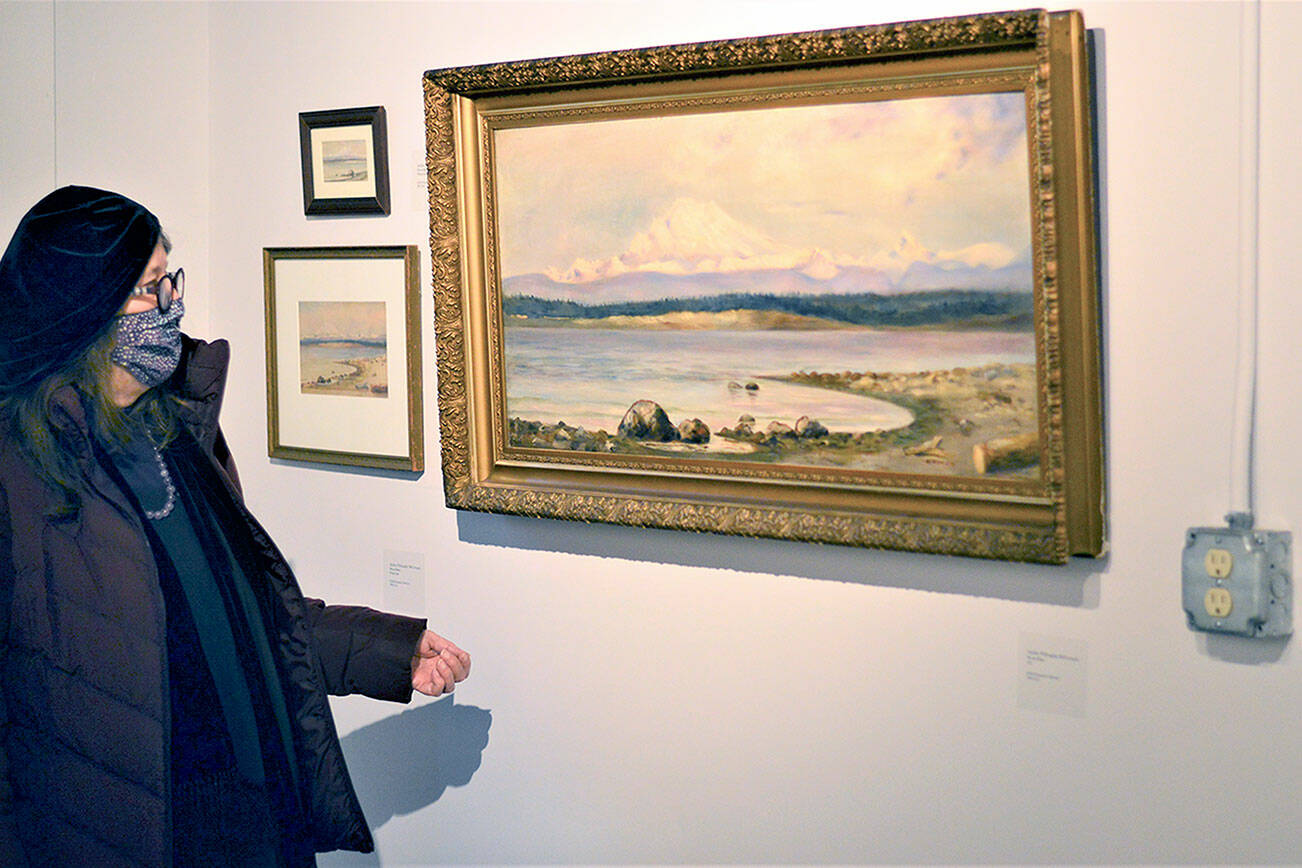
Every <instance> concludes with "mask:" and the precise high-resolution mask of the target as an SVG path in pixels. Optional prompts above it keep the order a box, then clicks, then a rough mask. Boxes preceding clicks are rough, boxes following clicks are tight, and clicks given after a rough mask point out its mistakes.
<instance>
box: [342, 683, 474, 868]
mask: <svg viewBox="0 0 1302 868" xmlns="http://www.w3.org/2000/svg"><path fill="white" fill-rule="evenodd" d="M492 724H493V715H492V712H491V711H489V710H488V709H484V708H478V707H476V706H473V705H457V704H456V703H455V702H454V701H453V697H451V696H449V697H447V698H445V699H442V700H440V701H438V702H428V703H424V704H422V705H419V706H417V707H415V708H410V709H407V710H406V711H403V712H402V713H401V714H396V715H393V716H392V717H386V718H384V719H383V720H379V721H376V722H375V723H372V724H368V725H366V726H363V727H361V728H360V729H357V730H354V731H353V732H350V733H349V734H348V735H346V736H344V737H343V738H342V739H340V744H342V746H343V749H344V756H345V757H346V758H347V761H348V770H349V773H350V775H351V777H352V779H353V786H354V788H355V789H356V790H357V797H358V799H359V800H360V801H361V803H362V811H363V813H365V815H366V820H367V824H368V825H369V826H370V827H371V829H372V831H374V830H377V829H379V828H380V827H382V826H383V825H384V824H385V823H387V822H389V820H391V819H393V818H394V817H397V816H403V815H406V814H411V813H413V812H415V811H419V810H421V809H422V808H426V807H428V806H430V805H432V804H434V803H435V802H436V801H438V800H439V798H440V797H441V796H442V795H443V793H444V792H445V791H446V790H447V789H448V788H449V787H462V786H465V785H466V784H468V783H469V782H470V779H471V777H473V776H474V774H475V772H476V771H478V770H479V766H480V763H481V762H482V760H483V753H484V748H485V747H487V745H488V730H489V728H490V727H491V726H492ZM339 855H340V856H343V854H339ZM344 858H345V859H346V861H343V862H339V863H338V864H348V865H378V864H380V863H379V857H378V855H377V854H376V853H371V854H361V853H350V854H347V856H346V857H344Z"/></svg>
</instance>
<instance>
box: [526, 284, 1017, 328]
mask: <svg viewBox="0 0 1302 868" xmlns="http://www.w3.org/2000/svg"><path fill="white" fill-rule="evenodd" d="M739 310H749V311H773V312H776V313H782V314H790V315H793V316H797V317H812V318H818V319H823V320H829V321H832V322H840V323H845V324H846V325H851V326H861V327H873V328H929V327H930V328H937V327H947V328H998V329H1006V330H1009V331H1030V330H1031V329H1032V328H1033V326H1034V313H1035V309H1034V299H1033V297H1032V296H1031V294H1030V293H1026V292H998V291H992V290H939V291H927V292H896V293H893V294H879V293H855V294H847V293H829V294H823V295H790V294H782V295H776V294H760V293H721V294H718V295H709V296H697V297H694V298H660V299H656V300H653V301H626V302H614V303H609V304H581V303H579V302H575V301H566V300H559V299H548V298H540V297H538V296H519V295H510V296H506V297H504V298H503V299H502V313H503V314H504V315H505V316H508V317H524V318H527V319H530V320H553V321H556V320H576V319H583V320H594V319H604V318H608V317H663V316H665V315H666V314H673V313H724V312H727V311H739Z"/></svg>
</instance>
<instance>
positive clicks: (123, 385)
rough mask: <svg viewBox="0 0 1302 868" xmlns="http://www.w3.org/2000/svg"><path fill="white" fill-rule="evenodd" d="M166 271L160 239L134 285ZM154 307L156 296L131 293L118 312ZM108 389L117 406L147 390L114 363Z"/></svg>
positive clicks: (141, 283) (123, 312) (137, 311)
mask: <svg viewBox="0 0 1302 868" xmlns="http://www.w3.org/2000/svg"><path fill="white" fill-rule="evenodd" d="M166 273H167V251H166V250H164V249H163V242H161V241H160V242H158V244H156V245H154V253H153V255H152V256H150V257H149V262H148V263H146V264H145V270H144V271H143V272H141V274H140V279H139V280H137V281H136V286H148V285H149V284H151V283H155V282H157V281H158V279H159V278H161V277H162V276H163V275H164V274H166ZM156 307H158V296H156V295H149V294H145V295H133V296H131V297H130V298H128V299H127V301H126V303H125V304H123V305H122V307H121V308H120V309H119V310H118V313H119V314H126V313H141V312H143V311H146V310H151V309H153V308H156ZM109 389H110V391H111V392H112V395H113V403H115V404H117V405H118V406H119V407H130V406H131V405H132V404H134V403H135V402H136V401H137V400H138V399H139V398H140V396H141V395H143V394H145V392H147V391H149V389H148V388H147V387H146V386H145V385H144V384H142V383H141V382H140V381H139V380H137V379H136V378H135V377H133V376H131V374H130V373H129V372H128V371H127V369H126V368H124V367H122V366H121V365H118V364H116V363H115V364H113V365H112V369H111V379H110V381H109Z"/></svg>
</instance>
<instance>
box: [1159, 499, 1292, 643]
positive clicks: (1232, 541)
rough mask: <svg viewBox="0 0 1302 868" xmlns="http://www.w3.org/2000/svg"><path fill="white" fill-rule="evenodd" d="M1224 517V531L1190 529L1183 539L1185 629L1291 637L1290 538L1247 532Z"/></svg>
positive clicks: (1239, 521) (1238, 521)
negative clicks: (1187, 619)
mask: <svg viewBox="0 0 1302 868" xmlns="http://www.w3.org/2000/svg"><path fill="white" fill-rule="evenodd" d="M1229 519H1230V525H1229V527H1194V528H1190V529H1189V531H1188V533H1187V534H1186V535H1185V544H1184V558H1183V561H1182V568H1183V573H1184V610H1185V614H1186V615H1187V616H1188V618H1189V626H1190V627H1191V628H1192V629H1194V630H1206V631H1209V632H1212V633H1233V634H1235V635H1239V636H1263V637H1264V636H1288V635H1290V634H1292V632H1293V578H1292V563H1293V559H1292V557H1293V556H1292V550H1293V538H1292V535H1291V534H1290V533H1288V532H1287V531H1274V530H1253V529H1252V527H1251V521H1250V520H1246V521H1245V520H1244V519H1243V518H1241V517H1240V516H1239V515H1238V514H1234V515H1231V516H1229Z"/></svg>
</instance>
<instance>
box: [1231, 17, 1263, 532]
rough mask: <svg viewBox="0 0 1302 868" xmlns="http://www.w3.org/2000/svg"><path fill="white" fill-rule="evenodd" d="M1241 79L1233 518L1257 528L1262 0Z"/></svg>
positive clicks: (1247, 37) (1247, 23) (1250, 26)
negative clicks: (1254, 516) (1258, 231)
mask: <svg viewBox="0 0 1302 868" xmlns="http://www.w3.org/2000/svg"><path fill="white" fill-rule="evenodd" d="M1241 9H1242V27H1241V30H1240V33H1241V37H1242V39H1241V47H1240V68H1239V81H1240V86H1241V91H1240V98H1239V105H1240V116H1239V347H1238V352H1239V356H1238V360H1237V362H1236V366H1235V385H1234V432H1233V438H1232V440H1231V446H1230V449H1231V454H1232V460H1231V466H1230V511H1231V512H1230V514H1231V516H1235V515H1236V514H1237V516H1238V518H1239V521H1240V522H1246V526H1247V527H1251V526H1252V522H1253V507H1254V505H1255V504H1254V494H1255V492H1254V479H1253V476H1254V471H1255V462H1254V461H1253V452H1254V448H1255V443H1254V440H1255V433H1256V415H1257V254H1258V247H1257V200H1258V195H1259V190H1260V187H1259V184H1260V174H1259V154H1260V125H1259V109H1260V101H1261V84H1260V76H1261V59H1260V52H1261V0H1247V2H1244V3H1242V4H1241Z"/></svg>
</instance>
